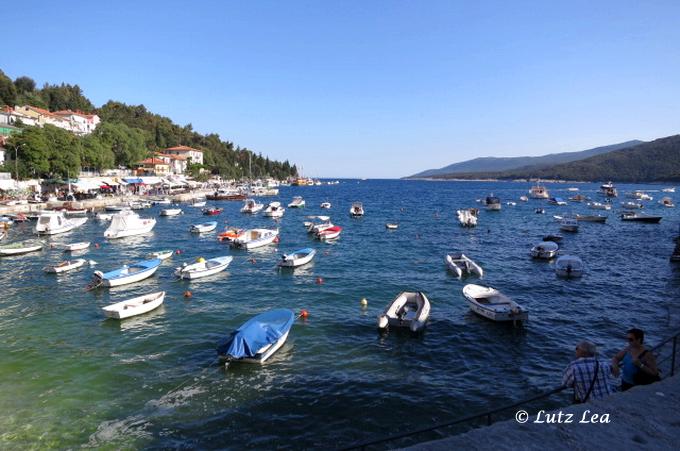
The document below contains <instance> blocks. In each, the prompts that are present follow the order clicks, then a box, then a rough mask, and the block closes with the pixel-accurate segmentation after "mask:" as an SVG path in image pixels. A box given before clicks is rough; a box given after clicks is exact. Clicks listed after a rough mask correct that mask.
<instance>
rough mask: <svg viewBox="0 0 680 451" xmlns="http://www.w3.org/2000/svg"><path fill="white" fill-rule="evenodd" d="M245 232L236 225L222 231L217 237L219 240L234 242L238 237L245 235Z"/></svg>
mask: <svg viewBox="0 0 680 451" xmlns="http://www.w3.org/2000/svg"><path fill="white" fill-rule="evenodd" d="M244 232H245V230H244V229H237V228H235V227H231V228H228V229H226V230H225V231H224V232H221V233H220V234H218V235H217V239H218V240H219V241H227V242H232V241H234V240H235V239H236V238H238V237H240V236H241V235H243V233H244Z"/></svg>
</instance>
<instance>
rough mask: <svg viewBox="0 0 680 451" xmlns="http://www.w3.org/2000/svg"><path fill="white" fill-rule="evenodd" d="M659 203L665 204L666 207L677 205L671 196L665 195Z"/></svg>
mask: <svg viewBox="0 0 680 451" xmlns="http://www.w3.org/2000/svg"><path fill="white" fill-rule="evenodd" d="M659 204H660V205H663V206H664V207H667V208H673V207H675V204H674V203H673V199H671V198H670V197H664V198H662V199H661V200H660V201H659Z"/></svg>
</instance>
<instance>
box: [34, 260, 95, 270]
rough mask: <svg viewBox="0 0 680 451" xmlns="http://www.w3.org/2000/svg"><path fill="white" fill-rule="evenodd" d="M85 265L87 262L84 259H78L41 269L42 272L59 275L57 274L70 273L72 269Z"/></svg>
mask: <svg viewBox="0 0 680 451" xmlns="http://www.w3.org/2000/svg"><path fill="white" fill-rule="evenodd" d="M85 263H87V260H85V259H84V258H79V259H77V260H65V261H63V262H60V263H58V264H56V265H51V266H45V267H44V268H43V271H45V272H49V273H53V274H59V273H62V272H66V271H71V270H73V269H77V268H80V267H81V266H83V265H84V264H85Z"/></svg>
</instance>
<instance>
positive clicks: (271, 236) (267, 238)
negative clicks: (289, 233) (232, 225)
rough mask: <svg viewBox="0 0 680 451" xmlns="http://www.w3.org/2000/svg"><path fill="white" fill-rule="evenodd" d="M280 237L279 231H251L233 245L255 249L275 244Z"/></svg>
mask: <svg viewBox="0 0 680 451" xmlns="http://www.w3.org/2000/svg"><path fill="white" fill-rule="evenodd" d="M278 236H279V230H278V229H249V230H246V231H245V232H243V233H242V234H241V235H240V236H239V237H238V238H236V239H235V240H234V241H233V243H234V245H235V246H238V247H242V248H245V249H254V248H256V247H262V246H266V245H268V244H271V243H273V242H274V240H276V239H277V237H278Z"/></svg>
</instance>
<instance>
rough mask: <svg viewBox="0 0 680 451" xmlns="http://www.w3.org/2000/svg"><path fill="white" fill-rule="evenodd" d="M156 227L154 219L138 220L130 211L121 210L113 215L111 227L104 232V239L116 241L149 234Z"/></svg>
mask: <svg viewBox="0 0 680 451" xmlns="http://www.w3.org/2000/svg"><path fill="white" fill-rule="evenodd" d="M155 226H156V220H155V219H154V218H150V219H146V218H140V217H139V215H138V214H137V213H136V212H134V211H132V210H123V211H121V212H119V213H116V214H115V215H113V218H112V219H111V225H110V226H109V228H108V229H106V231H105V232H104V238H109V239H117V238H125V237H127V236H133V235H141V234H144V233H148V232H151V230H153V228H154V227H155Z"/></svg>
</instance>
